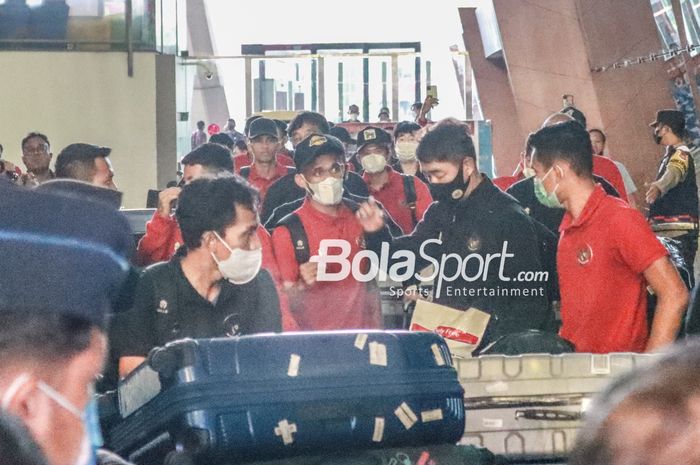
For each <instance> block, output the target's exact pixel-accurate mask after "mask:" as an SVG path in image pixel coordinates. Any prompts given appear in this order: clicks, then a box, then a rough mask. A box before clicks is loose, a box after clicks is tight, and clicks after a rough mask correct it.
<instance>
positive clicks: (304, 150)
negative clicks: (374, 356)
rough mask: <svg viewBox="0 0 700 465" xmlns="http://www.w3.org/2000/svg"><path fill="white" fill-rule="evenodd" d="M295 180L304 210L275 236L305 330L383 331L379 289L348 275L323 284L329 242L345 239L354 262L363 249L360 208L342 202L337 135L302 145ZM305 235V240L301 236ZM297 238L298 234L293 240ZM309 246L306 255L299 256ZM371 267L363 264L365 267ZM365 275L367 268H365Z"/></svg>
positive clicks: (340, 147)
mask: <svg viewBox="0 0 700 465" xmlns="http://www.w3.org/2000/svg"><path fill="white" fill-rule="evenodd" d="M294 161H295V162H296V167H297V173H296V174H295V175H294V182H295V183H296V184H297V186H298V187H299V189H301V190H302V191H304V192H306V197H305V198H304V200H303V203H302V205H301V207H299V208H298V209H297V210H295V211H294V212H293V213H291V214H290V215H288V216H286V217H285V218H284V219H283V220H282V221H281V222H280V224H279V225H278V226H277V227H276V228H275V229H274V231H273V233H272V243H273V248H274V251H275V256H276V257H277V260H278V264H279V268H280V274H281V276H282V282H283V286H284V289H285V290H286V291H287V293H288V296H289V302H290V308H291V309H292V313H293V314H294V315H295V317H296V318H297V321H298V322H299V326H300V328H301V329H302V330H304V329H305V330H329V329H363V328H367V329H370V328H380V327H381V323H380V321H381V310H380V305H379V293H378V291H377V289H376V288H374V289H370V288H368V285H367V284H366V283H363V282H359V281H357V280H356V279H355V278H354V277H353V276H351V275H348V276H347V277H345V278H344V279H342V280H340V281H337V282H318V281H317V279H316V277H317V273H318V267H319V264H318V262H314V261H312V260H311V257H313V256H314V255H318V253H319V250H320V243H321V241H322V240H324V239H336V240H345V241H347V243H348V244H349V247H350V251H349V256H348V259H349V260H352V259H353V257H354V256H355V255H357V254H358V253H359V252H360V251H361V250H362V249H363V248H364V247H363V236H364V234H363V231H362V227H361V226H360V224H359V222H358V221H357V219H356V218H355V213H354V210H355V209H356V208H357V206H358V204H356V203H355V202H352V201H351V200H348V199H344V198H343V193H344V192H343V191H344V188H343V177H344V175H345V149H344V147H343V144H342V143H341V142H340V141H339V140H338V139H336V138H335V137H333V136H330V135H323V134H312V135H310V136H309V137H307V138H306V139H304V140H303V141H302V142H300V143H299V144H297V146H296V150H295V154H294ZM300 230H303V231H304V236H305V239H301V236H298V237H297V236H296V232H299V231H300ZM293 235H294V236H293ZM300 240H301V241H302V244H301V246H304V244H303V242H305V243H306V244H305V248H306V250H305V253H304V255H307V256H305V257H304V258H301V256H300V253H299V250H300V249H299V247H300V244H299V241H300ZM366 266H367V264H366V262H365V264H364V265H363V267H366ZM365 271H366V270H365Z"/></svg>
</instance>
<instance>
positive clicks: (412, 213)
mask: <svg viewBox="0 0 700 465" xmlns="http://www.w3.org/2000/svg"><path fill="white" fill-rule="evenodd" d="M391 143H392V141H391V136H390V135H389V134H388V133H387V132H386V131H384V130H382V129H381V128H376V127H372V126H368V127H366V128H364V129H363V130H362V131H360V132H359V133H357V145H358V150H357V159H358V160H359V161H360V164H361V165H362V168H363V169H364V173H363V175H362V179H363V180H364V181H365V183H367V186H368V187H369V191H370V193H371V194H372V195H373V196H374V198H375V199H377V200H378V201H380V202H381V203H382V204H383V205H384V208H386V210H387V212H389V214H390V215H391V217H392V218H393V219H394V220H395V221H396V222H397V223H398V225H399V226H400V227H401V230H402V231H403V233H404V234H409V233H410V232H411V231H413V228H415V227H416V224H418V222H419V221H420V220H421V219H422V218H423V214H424V213H425V211H426V210H427V209H428V207H429V206H430V204H431V203H432V202H433V198H432V197H431V195H430V190H429V189H428V186H426V185H425V184H424V183H423V182H422V181H421V180H419V179H417V178H416V177H415V176H409V175H406V174H401V173H397V172H396V170H394V169H393V168H392V167H391V166H389V165H388V164H387V163H388V160H389V156H390V151H389V150H390V147H391Z"/></svg>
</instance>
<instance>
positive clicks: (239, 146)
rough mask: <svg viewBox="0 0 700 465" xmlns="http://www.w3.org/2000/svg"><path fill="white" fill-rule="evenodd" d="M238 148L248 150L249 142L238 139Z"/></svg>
mask: <svg viewBox="0 0 700 465" xmlns="http://www.w3.org/2000/svg"><path fill="white" fill-rule="evenodd" d="M236 148H237V149H238V150H248V144H246V143H245V141H244V140H242V139H238V140H237V141H236Z"/></svg>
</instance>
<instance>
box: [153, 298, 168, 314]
mask: <svg viewBox="0 0 700 465" xmlns="http://www.w3.org/2000/svg"><path fill="white" fill-rule="evenodd" d="M156 312H158V313H162V314H163V315H167V314H168V301H167V300H165V299H161V301H160V302H158V308H156Z"/></svg>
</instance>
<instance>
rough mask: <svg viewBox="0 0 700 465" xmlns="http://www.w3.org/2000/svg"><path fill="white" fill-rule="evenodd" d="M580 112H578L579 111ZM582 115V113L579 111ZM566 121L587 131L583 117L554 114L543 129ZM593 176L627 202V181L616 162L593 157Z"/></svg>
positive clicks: (544, 124) (546, 121) (598, 156)
mask: <svg viewBox="0 0 700 465" xmlns="http://www.w3.org/2000/svg"><path fill="white" fill-rule="evenodd" d="M577 111H578V110H577ZM579 113H580V114H581V115H583V113H581V112H580V111H579ZM566 121H576V122H577V123H579V124H580V125H581V127H583V128H584V129H586V118H585V117H583V119H580V118H579V119H578V120H577V119H576V118H575V116H572V115H570V114H568V113H554V114H552V115H550V116H549V118H547V119H546V120H544V123H542V127H546V126H554V125H555V124H559V123H563V122H566ZM593 174H595V175H596V176H600V177H601V178H603V179H605V180H606V181H608V182H609V183H610V184H612V186H613V187H614V188H615V190H616V191H617V193H618V194H620V198H621V199H623V200H625V201H626V200H627V189H625V180H624V179H622V175H621V174H620V170H619V169H618V167H617V165H615V162H614V161H612V160H610V159H609V158H605V157H601V156H600V155H593Z"/></svg>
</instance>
